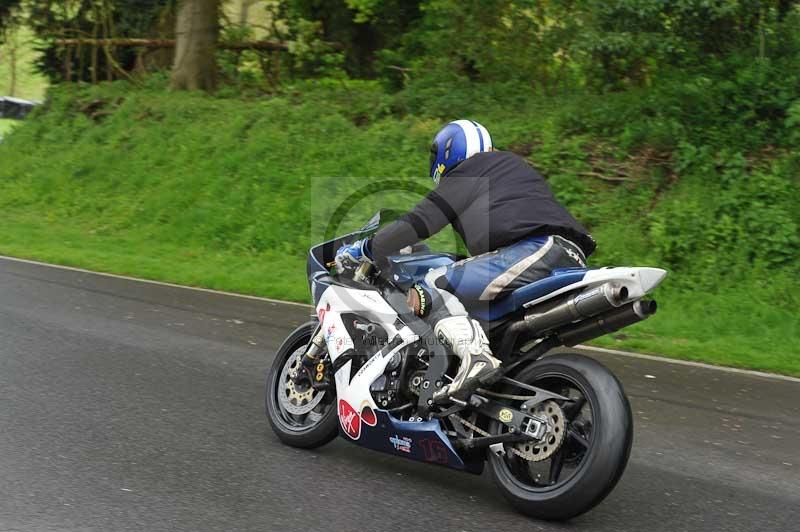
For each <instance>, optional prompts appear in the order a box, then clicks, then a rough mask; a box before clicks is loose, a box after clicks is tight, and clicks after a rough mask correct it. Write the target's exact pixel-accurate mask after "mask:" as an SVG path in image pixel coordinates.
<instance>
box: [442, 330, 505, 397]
mask: <svg viewBox="0 0 800 532" xmlns="http://www.w3.org/2000/svg"><path fill="white" fill-rule="evenodd" d="M433 331H434V333H436V337H437V338H438V339H439V341H441V342H442V343H444V344H446V345H447V346H449V347H450V349H451V350H452V351H453V353H455V354H456V355H457V356H458V357H459V358H460V359H461V365H460V366H459V368H458V372H457V373H456V376H455V377H454V378H453V382H452V383H450V384H448V385H447V386H445V387H443V388H442V389H441V390H439V391H438V392H436V393H435V394H434V395H433V400H434V401H436V402H442V401H444V400H446V399H447V398H448V397H455V398H460V399H464V398H466V397H469V395H470V394H471V393H472V392H474V391H475V390H476V389H477V388H478V387H479V386H480V385H481V384H492V383H493V382H494V380H495V379H496V378H497V374H498V372H499V369H500V361H499V360H498V359H496V358H495V357H493V356H492V350H491V348H490V347H489V340H488V339H487V338H486V334H485V333H484V332H483V327H481V325H480V324H479V323H478V322H477V321H475V320H473V319H470V318H468V317H467V316H450V317H448V318H443V319H441V320H439V321H438V322H437V323H436V326H435V327H434V329H433Z"/></svg>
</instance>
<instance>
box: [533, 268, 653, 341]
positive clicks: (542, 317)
mask: <svg viewBox="0 0 800 532" xmlns="http://www.w3.org/2000/svg"><path fill="white" fill-rule="evenodd" d="M627 299H628V289H627V287H625V286H624V285H622V284H619V283H615V282H609V283H604V284H602V285H599V286H595V287H592V288H589V289H587V290H584V291H582V292H580V293H579V294H577V295H576V296H574V297H571V298H570V299H568V300H566V301H563V300H561V301H560V302H554V303H551V304H549V305H548V304H547V303H545V304H544V305H543V306H539V307H537V308H536V309H535V310H531V311H530V312H528V313H526V314H525V316H524V317H523V321H524V324H525V328H526V329H528V330H530V331H534V332H536V333H537V335H538V334H541V333H545V332H551V331H552V332H555V334H557V335H558V337H559V339H560V340H561V341H562V342H563V344H564V345H567V346H573V345H576V344H579V343H581V342H585V341H587V340H591V339H592V338H597V337H598V336H603V335H605V334H610V333H612V332H615V331H618V330H620V329H622V328H623V327H627V326H628V325H632V324H634V323H636V322H639V321H642V320H644V319H647V318H648V317H650V316H652V315H653V314H655V312H656V309H657V305H656V302H655V301H652V300H644V301H643V300H639V301H635V302H633V303H627ZM576 322H579V323H576Z"/></svg>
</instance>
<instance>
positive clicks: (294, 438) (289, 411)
mask: <svg viewBox="0 0 800 532" xmlns="http://www.w3.org/2000/svg"><path fill="white" fill-rule="evenodd" d="M316 329H317V322H308V323H306V324H304V325H301V326H300V327H298V328H297V329H295V331H294V332H292V334H290V335H289V337H288V338H287V339H286V340H285V341H284V342H283V345H281V347H280V348H279V349H278V352H277V353H276V354H275V360H274V361H273V363H272V367H271V368H270V370H269V371H268V372H267V382H266V386H265V388H266V393H265V399H264V411H265V413H266V415H267V420H268V421H269V424H270V425H271V426H272V430H273V431H275V434H276V435H277V436H278V438H280V440H281V441H282V442H283V443H285V444H287V445H291V446H292V447H301V448H304V449H313V448H314V447H319V446H321V445H325V444H326V443H328V442H329V441H331V440H332V439H334V438H335V437H336V435H337V434H338V431H339V424H338V418H337V412H336V407H335V404H336V401H335V396H336V392H335V391H334V389H333V388H331V389H329V390H326V391H322V392H318V391H316V390H314V389H313V388H311V386H310V384H306V385H302V386H301V385H296V384H294V382H293V381H292V379H291V375H292V373H293V372H295V371H298V370H299V369H300V360H301V358H302V357H303V355H304V354H305V352H306V347H307V346H308V343H309V342H310V341H311V336H312V335H313V334H314V332H315V331H316Z"/></svg>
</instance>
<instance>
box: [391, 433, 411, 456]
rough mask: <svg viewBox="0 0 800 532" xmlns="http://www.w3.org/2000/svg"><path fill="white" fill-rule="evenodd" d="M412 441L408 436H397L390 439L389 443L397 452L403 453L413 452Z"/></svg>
mask: <svg viewBox="0 0 800 532" xmlns="http://www.w3.org/2000/svg"><path fill="white" fill-rule="evenodd" d="M412 441H413V440H412V439H411V438H409V437H408V436H398V435H397V434H395V435H394V436H390V437H389V442H390V443H391V444H392V445H393V446H394V448H395V450H396V451H400V452H401V453H410V452H411V442H412Z"/></svg>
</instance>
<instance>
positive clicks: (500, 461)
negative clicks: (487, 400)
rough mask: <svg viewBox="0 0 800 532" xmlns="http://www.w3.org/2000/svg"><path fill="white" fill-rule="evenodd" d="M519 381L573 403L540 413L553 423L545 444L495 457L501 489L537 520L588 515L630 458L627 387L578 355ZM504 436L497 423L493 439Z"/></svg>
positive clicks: (508, 449) (546, 362)
mask: <svg viewBox="0 0 800 532" xmlns="http://www.w3.org/2000/svg"><path fill="white" fill-rule="evenodd" d="M515 379H516V380H519V381H522V382H524V383H526V384H530V385H533V386H537V387H539V388H544V389H546V390H549V391H552V392H555V393H558V394H560V395H563V396H566V397H569V398H570V399H571V401H569V402H563V403H558V402H554V401H546V402H544V403H541V404H540V405H539V406H538V409H537V411H536V412H535V413H536V414H537V415H545V416H547V417H548V420H549V424H550V427H551V433H550V434H549V435H548V436H547V438H546V439H545V441H544V442H543V443H541V444H539V445H530V444H508V445H505V446H504V453H495V452H490V455H489V467H490V469H491V471H492V475H493V477H494V479H495V481H496V482H497V485H498V486H499V487H500V490H501V491H502V493H503V495H504V496H505V497H506V498H507V499H508V500H509V501H510V502H511V504H512V505H513V506H514V507H515V508H517V509H518V510H520V511H521V512H523V513H525V514H527V515H530V516H533V517H538V518H541V519H550V520H565V519H569V518H571V517H575V516H576V515H580V514H582V513H584V512H586V511H588V510H590V509H591V508H593V507H594V506H595V505H597V504H598V503H600V501H602V500H603V499H604V498H605V497H606V496H607V495H608V494H609V493H610V492H611V490H612V489H613V488H614V486H615V485H616V483H617V481H618V480H619V478H620V477H621V476H622V473H623V471H624V470H625V466H626V464H627V462H628V457H629V455H630V449H631V444H632V441H633V420H632V416H631V411H630V406H629V404H628V400H627V398H626V397H625V393H624V391H623V390H622V386H621V385H620V383H619V381H618V380H617V379H616V377H615V376H614V375H613V374H612V373H611V372H610V371H609V370H608V369H607V368H606V367H605V366H603V365H602V364H600V363H599V362H597V361H595V360H593V359H591V358H588V357H585V356H583V355H578V354H557V355H552V356H547V357H544V358H542V359H540V360H538V361H536V362H535V363H533V364H531V365H530V366H528V367H527V368H525V369H523V370H522V371H521V372H520V373H519V374H518V375H516V376H515ZM502 391H503V392H504V393H508V394H512V393H519V391H518V390H517V389H516V388H515V389H511V388H509V389H506V390H502ZM521 403H522V401H516V402H514V403H513V406H515V407H517V408H519V407H520V405H521ZM505 431H507V427H506V426H505V425H503V424H502V423H500V422H498V421H493V422H492V423H491V424H490V426H489V432H490V433H491V434H502V433H503V432H505Z"/></svg>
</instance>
